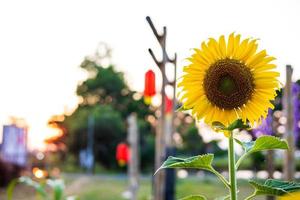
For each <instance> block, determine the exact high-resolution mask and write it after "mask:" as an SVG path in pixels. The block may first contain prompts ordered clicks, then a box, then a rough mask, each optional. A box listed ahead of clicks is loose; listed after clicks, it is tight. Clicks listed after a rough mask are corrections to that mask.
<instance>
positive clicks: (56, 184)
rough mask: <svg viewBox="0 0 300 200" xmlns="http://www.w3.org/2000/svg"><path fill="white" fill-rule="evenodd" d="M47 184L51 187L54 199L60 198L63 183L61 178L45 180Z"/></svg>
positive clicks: (58, 199) (63, 187) (60, 199)
mask: <svg viewBox="0 0 300 200" xmlns="http://www.w3.org/2000/svg"><path fill="white" fill-rule="evenodd" d="M47 184H48V185H49V186H50V187H51V188H52V189H53V194H54V200H62V197H63V192H64V189H65V184H64V182H63V180H61V179H57V180H51V179H48V180H47Z"/></svg>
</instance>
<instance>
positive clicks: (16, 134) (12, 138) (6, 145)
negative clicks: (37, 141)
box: [0, 125, 28, 167]
mask: <svg viewBox="0 0 300 200" xmlns="http://www.w3.org/2000/svg"><path fill="white" fill-rule="evenodd" d="M2 134H3V135H2V145H1V148H0V157H1V159H2V160H3V161H4V162H7V163H11V164H14V165H17V166H20V167H26V165H27V155H28V149H27V129H26V128H21V127H18V126H16V125H5V126H3V132H2Z"/></svg>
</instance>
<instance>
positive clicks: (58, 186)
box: [7, 176, 79, 200]
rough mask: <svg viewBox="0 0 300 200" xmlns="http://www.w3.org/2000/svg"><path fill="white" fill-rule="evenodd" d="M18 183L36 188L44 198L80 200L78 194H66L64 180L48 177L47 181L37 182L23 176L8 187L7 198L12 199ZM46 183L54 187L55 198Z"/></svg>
mask: <svg viewBox="0 0 300 200" xmlns="http://www.w3.org/2000/svg"><path fill="white" fill-rule="evenodd" d="M18 183H22V184H25V185H27V186H29V187H32V188H34V190H35V191H36V193H37V194H39V195H40V196H41V197H42V199H44V200H50V199H52V200H79V199H78V198H77V197H76V196H67V197H65V196H64V194H63V193H64V189H65V184H64V182H63V180H59V179H57V180H52V179H48V180H46V182H36V181H34V180H32V179H31V178H30V177H27V176H22V177H20V178H19V179H16V180H13V181H12V182H11V183H10V184H9V186H8V188H7V200H12V198H13V191H14V188H15V187H16V185H17V184H18ZM46 185H48V186H49V187H50V188H52V190H53V192H52V195H53V198H50V195H51V193H49V192H48V191H47V190H46Z"/></svg>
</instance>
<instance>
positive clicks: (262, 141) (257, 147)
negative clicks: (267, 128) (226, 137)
mask: <svg viewBox="0 0 300 200" xmlns="http://www.w3.org/2000/svg"><path fill="white" fill-rule="evenodd" d="M242 145H243V147H244V150H245V151H246V152H247V153H254V152H258V151H265V150H272V149H288V144H287V141H286V140H282V139H280V138H278V137H274V136H270V135H264V136H261V137H259V138H257V139H256V140H255V141H254V142H247V143H242Z"/></svg>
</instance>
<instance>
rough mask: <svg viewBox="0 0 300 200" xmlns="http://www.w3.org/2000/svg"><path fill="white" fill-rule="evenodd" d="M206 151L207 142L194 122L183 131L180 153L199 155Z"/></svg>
mask: <svg viewBox="0 0 300 200" xmlns="http://www.w3.org/2000/svg"><path fill="white" fill-rule="evenodd" d="M205 152H206V151H205V144H204V142H203V140H202V137H201V136H200V134H199V132H198V129H197V127H196V126H195V124H194V123H193V124H190V125H189V126H188V127H187V128H186V130H185V131H183V132H182V147H180V148H179V153H181V154H184V155H199V154H203V153H205Z"/></svg>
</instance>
